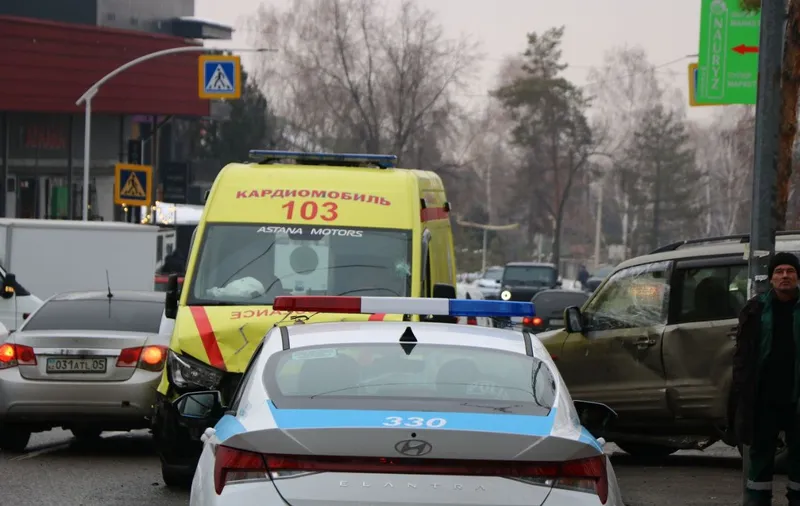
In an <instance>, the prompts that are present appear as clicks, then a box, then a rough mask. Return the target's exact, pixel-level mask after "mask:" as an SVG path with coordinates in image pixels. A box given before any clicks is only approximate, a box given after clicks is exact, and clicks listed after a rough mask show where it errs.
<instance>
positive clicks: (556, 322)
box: [550, 318, 564, 327]
mask: <svg viewBox="0 0 800 506" xmlns="http://www.w3.org/2000/svg"><path fill="white" fill-rule="evenodd" d="M550 325H551V326H552V327H563V326H564V320H562V319H561V318H551V319H550Z"/></svg>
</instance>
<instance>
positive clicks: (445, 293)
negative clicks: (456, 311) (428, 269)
mask: <svg viewBox="0 0 800 506" xmlns="http://www.w3.org/2000/svg"><path fill="white" fill-rule="evenodd" d="M433 298H434V299H455V298H456V287H455V286H453V285H448V284H447V283H436V284H435V285H433ZM428 321H430V322H436V323H458V317H457V316H447V315H435V316H431V317H430V319H428Z"/></svg>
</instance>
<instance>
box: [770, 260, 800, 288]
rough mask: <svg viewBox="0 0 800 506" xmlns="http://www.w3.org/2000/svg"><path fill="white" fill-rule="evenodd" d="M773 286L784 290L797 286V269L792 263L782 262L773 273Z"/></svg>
mask: <svg viewBox="0 0 800 506" xmlns="http://www.w3.org/2000/svg"><path fill="white" fill-rule="evenodd" d="M771 282H772V287H773V288H774V289H775V290H778V291H781V292H784V291H790V290H794V289H795V288H797V270H796V269H795V268H794V267H792V266H791V265H786V264H782V265H779V266H777V267H776V268H775V271H774V272H773V273H772V279H771Z"/></svg>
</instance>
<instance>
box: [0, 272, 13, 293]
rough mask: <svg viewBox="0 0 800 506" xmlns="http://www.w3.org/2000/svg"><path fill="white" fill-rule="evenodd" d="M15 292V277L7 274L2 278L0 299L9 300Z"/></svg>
mask: <svg viewBox="0 0 800 506" xmlns="http://www.w3.org/2000/svg"><path fill="white" fill-rule="evenodd" d="M16 292H17V276H15V275H14V274H11V273H10V272H7V273H6V275H5V277H4V278H3V286H2V291H0V297H2V298H4V299H10V298H11V297H13V296H14V294H15V293H16Z"/></svg>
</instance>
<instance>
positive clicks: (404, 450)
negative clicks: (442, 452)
mask: <svg viewBox="0 0 800 506" xmlns="http://www.w3.org/2000/svg"><path fill="white" fill-rule="evenodd" d="M394 449H395V450H397V453H399V454H401V455H408V456H409V457H421V456H423V455H427V454H429V453H430V452H431V451H432V450H433V446H431V444H430V443H429V442H427V441H422V440H420V439H406V440H405V441H400V442H399V443H397V444H396V445H394Z"/></svg>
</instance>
